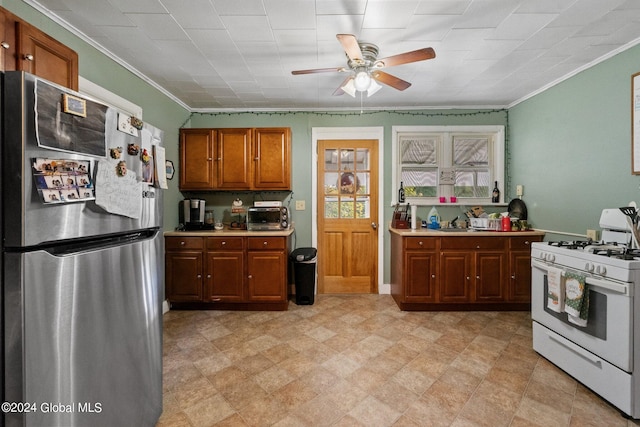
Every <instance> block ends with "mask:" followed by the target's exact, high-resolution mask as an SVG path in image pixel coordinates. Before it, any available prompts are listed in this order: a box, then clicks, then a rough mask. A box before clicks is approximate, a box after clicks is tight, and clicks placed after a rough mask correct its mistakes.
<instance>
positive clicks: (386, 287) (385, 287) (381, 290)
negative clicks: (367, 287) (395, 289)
mask: <svg viewBox="0 0 640 427" xmlns="http://www.w3.org/2000/svg"><path fill="white" fill-rule="evenodd" d="M378 294H380V295H391V284H390V283H383V284H382V285H380V286H378Z"/></svg>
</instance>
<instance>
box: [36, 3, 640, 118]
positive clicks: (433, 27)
mask: <svg viewBox="0 0 640 427" xmlns="http://www.w3.org/2000/svg"><path fill="white" fill-rule="evenodd" d="M24 1H25V2H26V3H29V4H31V5H33V6H34V7H36V8H37V9H39V10H41V11H43V12H45V13H47V14H48V15H49V16H51V17H52V18H54V19H55V20H56V21H58V22H60V23H61V24H62V25H64V26H66V27H67V28H70V29H71V30H72V31H73V32H75V33H76V34H78V35H80V36H81V37H83V38H85V39H87V40H90V42H91V43H92V44H94V45H95V46H97V47H99V48H100V49H101V50H103V51H104V52H107V53H108V54H110V55H111V56H113V57H115V58H117V59H118V60H119V61H121V62H123V63H124V64H126V65H127V66H128V67H130V68H132V69H134V70H136V71H137V72H139V73H141V74H142V75H143V76H144V77H145V78H146V79H147V80H150V81H151V82H153V83H154V84H155V85H156V86H157V87H159V88H161V89H162V90H164V91H165V92H166V93H168V94H170V96H172V97H173V98H174V99H176V100H177V101H178V102H180V103H182V104H183V105H185V106H186V107H188V108H189V109H191V110H193V111H203V110H221V109H239V110H258V109H260V110H264V109H266V110H269V109H278V110H281V109H292V110H294V109H295V110H297V109H312V110H319V109H336V108H340V109H342V108H348V109H350V108H360V103H361V100H360V97H357V98H355V99H354V98H352V97H350V96H348V95H342V96H333V92H334V91H335V89H336V88H337V87H338V86H339V85H340V83H341V82H342V81H343V80H344V79H345V74H343V73H337V72H331V73H321V74H307V75H297V76H293V75H291V71H293V70H299V69H310V68H329V67H336V68H337V67H342V66H345V65H346V57H345V53H344V51H343V49H342V47H341V45H340V44H339V43H338V41H337V40H336V34H337V33H350V34H354V35H356V37H357V38H358V39H359V40H364V41H368V42H372V43H375V44H376V45H378V47H379V49H380V53H379V55H378V57H379V58H382V57H387V56H391V55H395V54H398V53H403V52H407V51H412V50H415V49H420V48H423V47H433V48H434V49H435V51H436V55H437V56H436V58H435V59H432V60H429V61H421V62H417V63H413V64H404V65H399V66H396V67H390V68H385V71H386V72H388V73H390V74H393V75H395V76H397V77H400V78H402V79H404V80H407V81H409V82H411V83H412V86H411V87H409V88H408V89H407V90H405V91H402V92H401V91H397V90H395V89H393V88H391V87H388V86H384V87H383V89H382V90H380V91H379V92H378V93H376V94H375V95H373V96H372V97H371V98H367V97H366V96H365V98H364V99H363V100H362V104H363V106H364V107H365V108H413V107H453V106H459V107H504V106H508V105H512V104H513V103H515V102H518V101H519V100H522V99H524V98H526V97H528V96H530V95H531V94H533V93H536V92H537V91H539V90H541V89H543V88H545V87H547V86H549V85H550V84H553V83H554V82H557V81H559V80H561V79H563V78H565V77H566V76H569V75H572V74H574V73H576V72H578V71H580V70H582V69H584V68H585V67H588V66H589V65H591V64H594V63H597V62H598V61H600V60H602V59H603V58H607V57H610V56H611V55H613V54H615V53H617V52H620V51H622V50H624V49H626V48H629V47H631V46H634V45H635V44H637V43H638V42H639V41H640V39H639V38H640V1H639V0H37V2H36V1H35V0H24ZM80 72H81V73H82V70H80Z"/></svg>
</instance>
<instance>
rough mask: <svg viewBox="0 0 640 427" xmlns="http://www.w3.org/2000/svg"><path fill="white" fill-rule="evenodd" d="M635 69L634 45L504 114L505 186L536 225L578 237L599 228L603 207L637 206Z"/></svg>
mask: <svg viewBox="0 0 640 427" xmlns="http://www.w3.org/2000/svg"><path fill="white" fill-rule="evenodd" d="M638 71H640V47H638V46H636V47H634V48H632V49H629V50H627V51H625V52H622V53H620V54H618V55H616V56H614V57H612V58H610V59H608V60H607V61H605V62H602V63H600V64H598V65H596V66H594V67H592V68H589V69H587V70H585V71H583V72H581V73H579V74H577V75H575V76H573V77H572V78H570V79H568V80H565V81H564V82H562V83H560V84H558V85H556V86H554V87H552V88H550V89H548V90H546V91H544V92H542V93H540V94H538V95H537V96H534V97H532V98H530V99H528V100H526V101H524V102H522V103H520V104H518V105H516V106H514V107H512V108H511V109H510V111H509V129H510V136H511V150H510V156H511V159H510V165H511V170H510V180H511V184H512V185H511V187H512V188H515V185H516V184H522V185H524V197H523V199H524V200H525V202H526V203H527V208H528V211H529V216H530V217H531V220H532V222H533V223H534V224H535V226H536V227H538V228H542V229H547V230H557V231H562V232H569V233H576V234H583V235H584V234H586V230H587V229H596V230H599V226H598V221H599V218H600V212H601V211H602V209H604V208H616V207H620V206H626V205H627V203H628V202H629V201H632V200H635V201H638V202H640V197H638V196H639V194H638V184H639V180H640V178H639V177H638V176H634V175H632V174H631V75H632V74H633V73H636V72H638ZM550 237H553V236H550ZM564 238H565V239H570V238H571V237H570V236H569V237H567V236H564Z"/></svg>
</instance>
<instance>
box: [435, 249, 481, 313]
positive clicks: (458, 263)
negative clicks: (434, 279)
mask: <svg viewBox="0 0 640 427" xmlns="http://www.w3.org/2000/svg"><path fill="white" fill-rule="evenodd" d="M472 259H473V253H472V252H463V251H451V252H441V254H440V281H439V287H440V295H439V298H440V301H441V302H469V301H471V287H472V286H473V283H472V277H471V273H472V271H471V262H472Z"/></svg>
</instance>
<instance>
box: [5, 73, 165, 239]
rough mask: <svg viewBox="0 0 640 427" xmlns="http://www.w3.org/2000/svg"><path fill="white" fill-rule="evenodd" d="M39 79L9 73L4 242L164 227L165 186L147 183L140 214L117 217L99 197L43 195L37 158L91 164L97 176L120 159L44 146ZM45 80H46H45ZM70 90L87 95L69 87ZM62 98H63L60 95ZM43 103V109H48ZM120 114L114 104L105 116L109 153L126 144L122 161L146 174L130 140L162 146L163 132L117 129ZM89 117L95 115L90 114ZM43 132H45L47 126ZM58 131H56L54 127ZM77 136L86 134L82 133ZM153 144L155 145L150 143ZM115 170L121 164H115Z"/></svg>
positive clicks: (6, 110)
mask: <svg viewBox="0 0 640 427" xmlns="http://www.w3.org/2000/svg"><path fill="white" fill-rule="evenodd" d="M38 84H41V83H39V80H38V79H37V78H36V77H34V76H32V75H29V74H25V73H22V72H8V73H5V75H4V83H3V91H4V95H5V96H4V99H3V107H4V116H5V117H4V123H3V125H4V140H3V156H2V168H0V170H2V178H3V181H4V182H3V192H2V199H3V209H4V221H5V226H4V239H5V240H4V246H5V247H7V248H21V247H31V246H38V245H40V244H43V243H51V242H56V241H58V240H66V239H75V238H83V237H91V236H98V235H103V234H112V233H122V232H128V231H131V230H140V229H145V228H154V227H162V190H159V189H157V188H154V187H153V186H151V185H149V184H146V183H143V184H141V187H140V188H141V191H140V198H141V199H142V211H141V214H140V215H139V217H137V218H130V217H127V216H122V215H114V214H111V213H109V212H107V211H106V210H105V209H103V208H101V207H100V206H98V205H97V204H96V203H95V201H94V200H87V201H79V202H69V203H60V204H52V203H44V202H43V200H42V196H41V195H40V194H39V193H38V190H37V188H36V184H35V183H34V177H33V164H34V159H63V160H80V161H89V162H90V163H91V171H90V173H91V175H92V176H93V177H95V169H96V167H97V165H98V162H99V161H101V160H102V161H107V162H111V163H113V162H115V160H114V159H111V158H108V159H106V158H105V157H98V156H95V155H94V156H91V155H81V154H78V153H75V152H65V151H59V150H53V149H50V148H43V147H41V146H38V140H37V138H36V114H34V111H35V108H36V107H35V104H36V96H35V95H34V91H35V88H36V86H37V85H38ZM42 84H44V83H42ZM64 90H65V91H66V92H65V93H67V92H68V93H70V94H75V95H77V96H82V95H80V94H79V93H76V92H71V91H69V90H68V89H64ZM56 99H57V98H56ZM42 104H43V102H42V101H40V105H39V106H38V109H39V111H40V109H44V108H45V106H44V105H42ZM46 108H47V111H49V109H51V110H52V111H54V112H55V111H57V112H58V114H66V113H60V112H59V110H58V109H59V108H60V106H59V105H57V104H55V103H53V102H52V105H50V106H46ZM117 116H118V112H117V110H115V109H114V108H112V107H110V108H108V110H107V112H106V117H105V119H104V120H105V127H104V133H105V141H106V142H105V145H106V151H109V149H110V148H111V147H123V149H124V152H123V153H122V159H123V160H126V162H127V168H128V169H129V170H131V171H134V172H136V176H137V177H141V176H142V175H143V170H142V168H143V163H142V160H141V158H140V156H139V155H136V156H133V155H129V154H127V152H126V148H127V146H128V145H129V144H134V145H143V143H142V141H143V140H144V141H146V142H147V143H149V142H148V141H153V143H154V144H156V145H161V142H162V136H163V135H162V131H161V130H160V129H157V128H154V127H153V126H149V125H147V124H145V125H144V128H143V129H142V130H141V131H140V132H139V136H138V137H134V136H131V135H129V134H127V133H124V132H120V131H118V130H117ZM87 119H89V117H87ZM41 132H43V131H42V130H41ZM52 132H53V131H52ZM71 138H78V139H80V138H82V134H81V131H80V130H78V133H77V134H73V133H72V135H71ZM149 144H150V143H149ZM114 170H115V166H114Z"/></svg>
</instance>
